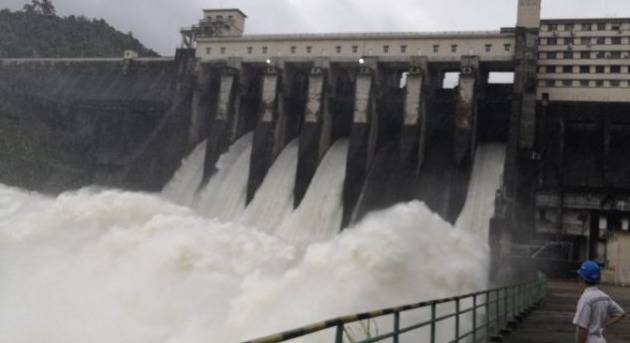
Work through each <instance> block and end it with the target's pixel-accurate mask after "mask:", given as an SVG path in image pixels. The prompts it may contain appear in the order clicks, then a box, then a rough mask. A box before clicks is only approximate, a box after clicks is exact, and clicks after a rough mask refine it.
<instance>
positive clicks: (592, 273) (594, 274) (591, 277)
mask: <svg viewBox="0 0 630 343" xmlns="http://www.w3.org/2000/svg"><path fill="white" fill-rule="evenodd" d="M577 273H578V275H579V276H580V277H581V278H582V279H584V281H586V282H590V283H597V282H599V279H600V278H601V275H602V274H601V270H600V268H599V264H597V262H594V261H586V262H584V263H582V266H581V267H580V269H579V270H578V271H577Z"/></svg>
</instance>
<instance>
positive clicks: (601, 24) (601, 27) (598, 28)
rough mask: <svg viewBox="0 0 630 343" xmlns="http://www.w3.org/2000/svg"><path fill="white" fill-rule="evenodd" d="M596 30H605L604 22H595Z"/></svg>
mask: <svg viewBox="0 0 630 343" xmlns="http://www.w3.org/2000/svg"><path fill="white" fill-rule="evenodd" d="M597 31H606V23H599V24H597Z"/></svg>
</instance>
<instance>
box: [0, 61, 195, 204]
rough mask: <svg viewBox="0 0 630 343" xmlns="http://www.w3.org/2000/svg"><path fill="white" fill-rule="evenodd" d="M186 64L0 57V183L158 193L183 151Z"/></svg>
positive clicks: (51, 188)
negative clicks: (92, 186) (123, 189)
mask: <svg viewBox="0 0 630 343" xmlns="http://www.w3.org/2000/svg"><path fill="white" fill-rule="evenodd" d="M191 57H193V56H192V55H191V54H188V55H186V52H179V53H178V54H177V57H176V58H175V59H152V60H150V59H137V60H123V59H85V60H77V59H73V60H63V59H54V60H52V59H51V60H45V59H42V60H2V62H1V64H0V132H1V133H0V160H1V161H2V163H1V164H0V182H2V183H6V184H9V185H15V186H20V187H24V188H27V189H32V190H38V191H43V192H51V193H56V192H60V191H63V190H68V189H74V188H78V187H81V186H85V185H91V184H97V185H103V186H111V187H122V188H128V189H141V190H155V189H159V188H160V187H161V186H162V185H163V184H164V182H166V181H167V180H168V178H169V177H170V176H171V174H172V171H173V170H174V169H175V168H177V166H178V162H179V159H180V157H181V155H182V154H183V153H185V147H186V145H185V130H186V128H187V120H188V119H187V116H188V113H189V109H188V107H189V105H188V104H189V99H188V98H189V97H190V96H189V95H187V94H186V93H187V92H188V93H190V89H187V88H190V87H189V86H187V84H190V81H188V80H187V79H190V78H191V74H190V72H191V70H190V69H191V67H192V64H191ZM182 139H183V141H181V140H182ZM180 141H181V142H180Z"/></svg>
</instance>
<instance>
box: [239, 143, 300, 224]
mask: <svg viewBox="0 0 630 343" xmlns="http://www.w3.org/2000/svg"><path fill="white" fill-rule="evenodd" d="M298 147H299V141H298V139H294V140H293V141H291V142H290V143H289V144H288V145H287V146H286V147H285V148H284V150H283V151H282V153H281V154H280V155H279V156H278V158H276V161H275V162H274V164H273V166H272V167H271V168H270V169H269V172H268V173H267V176H266V177H265V180H264V181H263V183H262V185H261V186H260V188H259V189H258V191H257V192H256V195H255V196H254V199H253V200H252V202H251V203H250V204H249V205H248V206H247V208H246V209H245V212H243V214H242V215H241V217H240V218H239V222H240V223H243V224H244V225H247V226H251V227H254V226H255V227H257V228H259V229H261V230H265V231H267V232H272V231H274V230H275V229H276V228H277V227H278V226H279V225H280V223H282V220H283V219H284V218H285V217H287V216H288V215H289V214H290V213H291V212H292V211H293V189H294V188H295V174H296V171H297V161H298Z"/></svg>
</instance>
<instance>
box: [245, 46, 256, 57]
mask: <svg viewBox="0 0 630 343" xmlns="http://www.w3.org/2000/svg"><path fill="white" fill-rule="evenodd" d="M253 52H254V48H252V47H251V46H248V47H247V53H248V54H250V55H251V54H252V53H253Z"/></svg>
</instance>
